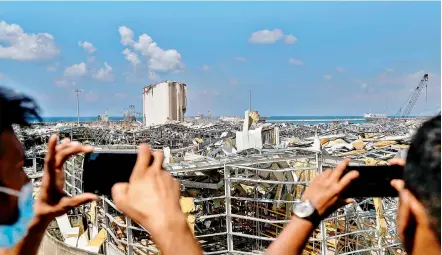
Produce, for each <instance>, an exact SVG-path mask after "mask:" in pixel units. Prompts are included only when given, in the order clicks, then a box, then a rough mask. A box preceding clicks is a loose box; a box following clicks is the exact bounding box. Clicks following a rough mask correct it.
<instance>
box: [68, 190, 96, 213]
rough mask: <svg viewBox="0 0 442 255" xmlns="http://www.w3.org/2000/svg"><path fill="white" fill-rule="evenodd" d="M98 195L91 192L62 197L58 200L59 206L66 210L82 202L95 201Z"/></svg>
mask: <svg viewBox="0 0 442 255" xmlns="http://www.w3.org/2000/svg"><path fill="white" fill-rule="evenodd" d="M98 199H99V197H98V196H97V195H95V194H92V193H83V194H80V195H78V196H75V197H63V198H62V199H61V200H60V206H61V208H63V210H64V211H68V210H69V209H71V208H75V207H77V206H80V205H82V204H85V203H88V202H92V201H97V200H98Z"/></svg>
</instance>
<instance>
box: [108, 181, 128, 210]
mask: <svg viewBox="0 0 442 255" xmlns="http://www.w3.org/2000/svg"><path fill="white" fill-rule="evenodd" d="M128 189H129V183H127V182H119V183H115V184H114V186H113V187H112V200H113V201H114V203H115V205H116V206H117V207H118V208H119V209H121V210H124V207H125V203H126V193H127V190H128Z"/></svg>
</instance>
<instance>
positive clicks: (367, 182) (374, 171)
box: [341, 165, 404, 198]
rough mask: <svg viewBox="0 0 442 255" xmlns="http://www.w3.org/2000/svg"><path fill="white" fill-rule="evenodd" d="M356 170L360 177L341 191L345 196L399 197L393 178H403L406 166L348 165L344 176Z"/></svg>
mask: <svg viewBox="0 0 442 255" xmlns="http://www.w3.org/2000/svg"><path fill="white" fill-rule="evenodd" d="M352 170H356V171H358V172H359V177H358V178H357V179H355V180H353V181H352V182H351V183H350V185H349V186H348V187H347V188H346V189H345V190H344V191H343V192H342V193H341V197H343V198H353V197H355V198H356V197H397V196H398V192H397V191H396V189H395V188H393V187H392V186H391V184H390V182H391V180H393V179H402V178H403V173H404V168H403V167H402V166H398V165H392V166H348V167H347V168H346V169H345V170H344V173H343V175H342V176H344V175H345V174H347V173H348V172H350V171H352Z"/></svg>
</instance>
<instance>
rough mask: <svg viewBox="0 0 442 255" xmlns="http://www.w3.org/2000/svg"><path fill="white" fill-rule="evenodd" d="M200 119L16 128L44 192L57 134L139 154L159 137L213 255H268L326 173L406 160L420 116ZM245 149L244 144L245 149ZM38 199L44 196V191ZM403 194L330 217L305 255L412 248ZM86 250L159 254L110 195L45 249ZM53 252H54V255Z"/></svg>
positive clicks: (55, 228)
mask: <svg viewBox="0 0 442 255" xmlns="http://www.w3.org/2000/svg"><path fill="white" fill-rule="evenodd" d="M245 116H246V118H245V120H244V121H221V120H210V121H209V120H198V121H196V120H193V121H189V120H188V121H185V122H179V123H178V122H171V123H167V124H164V125H159V126H153V127H148V128H146V127H142V126H139V125H137V124H136V123H131V124H130V125H128V124H127V123H106V124H103V123H98V122H97V123H90V124H88V125H83V126H82V127H79V126H77V127H73V126H69V125H55V126H54V125H52V126H41V125H37V126H33V127H32V128H29V129H18V128H17V129H16V132H17V134H18V135H19V137H20V139H21V140H22V142H23V144H24V147H25V150H26V156H27V157H28V158H29V160H28V161H27V162H26V166H27V168H26V171H27V172H28V173H29V174H30V176H31V178H32V179H33V183H34V186H35V187H36V189H35V193H38V186H39V182H40V178H41V176H42V174H41V173H42V172H41V171H42V163H43V161H42V157H43V154H44V152H45V144H46V142H47V140H48V138H49V136H50V135H51V134H52V133H58V134H59V135H60V137H69V138H71V139H72V140H76V141H81V142H83V143H89V144H91V145H93V146H95V147H96V148H99V149H101V150H126V151H135V150H136V148H137V145H139V144H140V143H144V142H145V143H149V144H150V145H151V146H152V147H153V148H154V149H156V150H163V151H164V153H165V161H164V168H165V169H166V170H168V171H169V172H170V173H171V174H173V175H174V176H175V177H176V178H177V179H178V180H179V181H180V182H181V184H182V186H183V189H182V199H181V205H182V210H183V212H184V213H186V214H187V217H188V223H189V226H190V227H191V229H192V231H193V233H194V235H195V237H196V238H197V239H198V240H199V242H200V244H201V247H202V248H203V250H204V252H205V253H206V254H260V253H263V251H265V249H266V248H267V247H268V245H269V244H270V242H271V241H272V240H274V239H275V238H276V237H277V236H278V234H279V233H280V232H281V231H282V229H283V227H284V226H285V225H286V224H287V223H288V222H289V220H290V218H291V212H290V208H291V206H292V205H293V203H295V202H297V201H298V200H299V199H300V198H301V195H302V193H303V191H304V190H305V188H306V187H307V186H308V183H309V181H311V180H312V179H313V178H314V177H315V176H316V175H317V174H318V173H320V172H322V171H323V170H324V169H326V168H328V167H333V166H335V165H336V164H337V163H338V162H339V161H340V160H342V158H344V157H346V158H349V159H350V160H351V163H350V164H351V165H382V164H387V163H386V160H388V159H390V158H393V157H404V155H405V153H406V150H407V148H408V144H409V142H410V138H411V136H412V134H413V132H414V130H415V129H416V128H417V127H418V126H419V124H420V121H417V120H414V121H406V122H403V121H401V122H398V121H389V122H384V123H371V124H344V123H329V124H318V125H297V124H288V123H278V124H269V123H259V122H257V121H256V120H253V119H252V118H248V117H249V116H250V113H249V112H246V115H245ZM239 148H241V149H239ZM65 172H66V185H65V186H66V192H67V193H68V194H70V195H75V194H79V193H81V192H83V189H82V156H81V155H79V156H77V157H75V158H72V159H70V160H69V161H68V162H67V164H66V167H65ZM35 195H36V194H35ZM396 208H397V200H396V199H394V198H363V199H358V200H357V203H356V204H352V205H347V206H346V207H344V208H341V209H339V210H338V211H337V212H335V213H334V214H332V215H331V216H330V217H328V218H327V219H325V220H324V221H323V222H321V224H320V226H319V228H318V229H317V230H316V231H315V232H314V234H313V236H312V237H311V239H310V242H309V244H308V245H307V247H306V249H305V251H304V253H305V254H354V253H358V254H402V253H403V249H402V247H401V245H400V240H399V238H398V236H397V233H396V217H395V215H396ZM55 242H56V243H58V245H66V246H67V247H71V249H77V250H78V251H82V252H84V253H74V252H72V253H67V254H97V253H100V254H158V253H159V251H158V250H157V248H156V247H155V245H154V243H153V242H152V241H151V239H150V236H149V233H148V232H147V231H146V230H145V229H143V228H142V227H141V226H139V225H138V224H136V223H135V222H132V221H131V220H130V219H129V218H127V217H125V216H124V215H122V214H120V213H119V212H118V210H117V209H116V208H115V205H114V204H113V203H112V200H111V199H110V198H106V197H103V198H102V200H101V201H99V202H96V203H91V204H89V205H86V206H83V207H80V208H77V209H75V210H72V212H71V213H70V214H69V215H64V216H62V217H58V218H57V220H56V221H54V222H53V223H52V224H51V227H50V229H49V230H48V234H47V236H46V237H45V242H44V243H43V245H42V248H41V249H42V250H45V251H48V250H49V251H50V252H51V253H50V254H56V253H55V252H54V250H51V249H55V247H57V246H56V245H54V243H55ZM52 252H53V253H52Z"/></svg>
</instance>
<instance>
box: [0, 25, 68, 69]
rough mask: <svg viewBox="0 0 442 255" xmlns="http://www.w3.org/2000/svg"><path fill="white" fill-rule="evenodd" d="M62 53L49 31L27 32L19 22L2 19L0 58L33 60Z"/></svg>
mask: <svg viewBox="0 0 442 255" xmlns="http://www.w3.org/2000/svg"><path fill="white" fill-rule="evenodd" d="M59 54H60V50H59V49H58V48H57V46H56V45H55V42H54V36H53V35H51V34H49V33H38V34H27V33H25V32H24V30H23V29H22V28H21V27H20V26H19V25H17V24H8V23H6V22H5V21H0V59H12V60H18V61H33V60H40V59H50V58H53V57H56V56H58V55H59Z"/></svg>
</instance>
